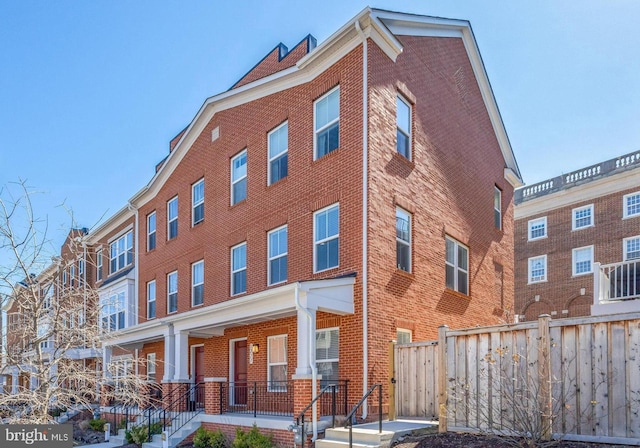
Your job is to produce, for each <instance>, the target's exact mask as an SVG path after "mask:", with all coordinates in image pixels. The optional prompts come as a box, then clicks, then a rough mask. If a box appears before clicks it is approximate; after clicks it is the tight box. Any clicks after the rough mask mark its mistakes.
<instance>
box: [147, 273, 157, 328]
mask: <svg viewBox="0 0 640 448" xmlns="http://www.w3.org/2000/svg"><path fill="white" fill-rule="evenodd" d="M155 317H156V281H155V280H151V281H150V282H148V283H147V319H153V318H155Z"/></svg>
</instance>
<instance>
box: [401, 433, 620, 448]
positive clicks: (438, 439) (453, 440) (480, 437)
mask: <svg viewBox="0 0 640 448" xmlns="http://www.w3.org/2000/svg"><path fill="white" fill-rule="evenodd" d="M527 446H528V445H526V444H525V443H524V441H522V443H521V444H518V441H517V440H514V439H511V440H506V439H503V438H500V437H497V436H489V435H484V434H465V433H453V432H448V433H444V434H420V435H410V436H406V437H404V438H402V439H400V440H398V442H397V443H396V444H394V445H393V448H431V447H436V448H437V447H442V448H513V447H527ZM547 446H554V447H559V448H621V445H608V444H600V443H584V442H569V441H558V442H555V443H553V444H552V445H547Z"/></svg>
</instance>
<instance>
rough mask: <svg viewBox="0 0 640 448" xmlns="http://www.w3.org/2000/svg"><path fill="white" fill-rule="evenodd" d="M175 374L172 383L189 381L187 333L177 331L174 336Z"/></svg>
mask: <svg viewBox="0 0 640 448" xmlns="http://www.w3.org/2000/svg"><path fill="white" fill-rule="evenodd" d="M174 359H175V372H174V375H173V380H174V381H180V382H184V381H189V333H188V332H187V331H179V332H178V333H176V334H175V358H174Z"/></svg>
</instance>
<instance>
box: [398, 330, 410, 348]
mask: <svg viewBox="0 0 640 448" xmlns="http://www.w3.org/2000/svg"><path fill="white" fill-rule="evenodd" d="M411 336H412V332H411V330H407V329H405V328H396V342H397V343H398V344H409V343H410V342H411Z"/></svg>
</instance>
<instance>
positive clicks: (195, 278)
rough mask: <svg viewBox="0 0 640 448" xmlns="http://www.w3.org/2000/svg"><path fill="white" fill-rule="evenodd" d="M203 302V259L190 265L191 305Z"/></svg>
mask: <svg viewBox="0 0 640 448" xmlns="http://www.w3.org/2000/svg"><path fill="white" fill-rule="evenodd" d="M203 303H204V260H200V261H198V262H197V263H193V264H192V265H191V306H197V305H202V304H203Z"/></svg>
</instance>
